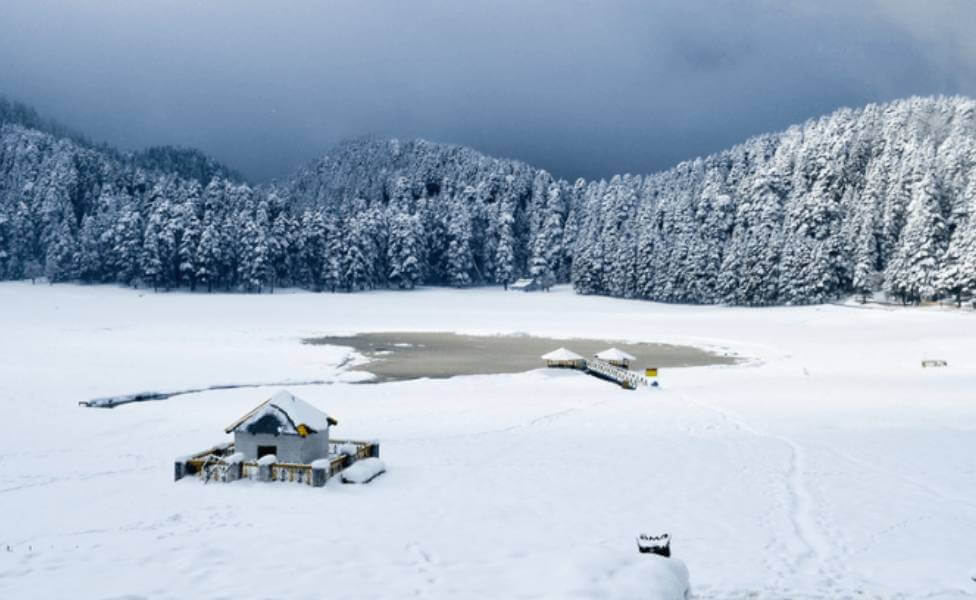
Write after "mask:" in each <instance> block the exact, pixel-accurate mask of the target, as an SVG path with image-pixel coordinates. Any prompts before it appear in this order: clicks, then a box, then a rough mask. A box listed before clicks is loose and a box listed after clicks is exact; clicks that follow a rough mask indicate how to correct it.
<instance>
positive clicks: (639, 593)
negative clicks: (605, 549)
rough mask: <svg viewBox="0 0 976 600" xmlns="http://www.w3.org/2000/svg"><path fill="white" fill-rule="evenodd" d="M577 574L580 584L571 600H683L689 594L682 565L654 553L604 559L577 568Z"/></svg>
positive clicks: (684, 567)
mask: <svg viewBox="0 0 976 600" xmlns="http://www.w3.org/2000/svg"><path fill="white" fill-rule="evenodd" d="M579 572H580V573H581V574H582V576H583V580H584V581H583V582H582V583H581V584H580V585H579V587H578V588H577V589H576V590H574V593H573V597H575V598H613V599H614V600H685V599H686V598H687V597H688V593H689V584H688V581H689V579H688V567H686V566H685V563H683V562H682V561H680V560H678V559H676V558H665V557H663V556H658V555H656V554H643V555H638V556H628V557H627V558H622V557H619V556H618V557H607V558H605V559H602V560H600V561H598V562H594V563H588V564H585V565H581V567H580V569H579Z"/></svg>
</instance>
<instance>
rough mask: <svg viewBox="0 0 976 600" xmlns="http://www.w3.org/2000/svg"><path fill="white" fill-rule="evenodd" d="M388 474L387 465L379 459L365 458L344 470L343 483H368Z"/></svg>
mask: <svg viewBox="0 0 976 600" xmlns="http://www.w3.org/2000/svg"><path fill="white" fill-rule="evenodd" d="M385 472H386V465H385V464H383V461H382V460H380V459H378V458H364V459H363V460H358V461H356V462H354V463H353V464H352V466H350V467H347V468H346V469H343V471H342V473H341V474H340V476H341V477H342V482H343V483H368V482H370V481H372V480H373V479H375V478H376V477H377V476H379V475H381V474H383V473H385Z"/></svg>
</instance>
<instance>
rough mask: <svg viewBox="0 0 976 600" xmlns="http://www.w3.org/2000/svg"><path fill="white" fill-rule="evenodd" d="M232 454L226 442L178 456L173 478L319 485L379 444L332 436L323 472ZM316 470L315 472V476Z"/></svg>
mask: <svg viewBox="0 0 976 600" xmlns="http://www.w3.org/2000/svg"><path fill="white" fill-rule="evenodd" d="M233 455H234V445H233V444H230V443H228V444H220V445H218V446H214V447H213V448H210V449H209V450H204V451H203V452H198V453H196V454H194V455H192V456H190V457H188V458H185V459H181V460H178V461H176V466H175V468H176V473H175V476H176V479H177V480H179V479H181V478H183V477H184V476H186V475H196V476H197V477H199V478H201V479H203V480H204V482H210V481H220V482H231V481H235V480H237V479H252V480H262V481H278V482H288V483H299V484H305V485H312V486H320V485H324V484H325V481H326V480H327V479H330V478H332V477H334V476H335V475H338V474H339V473H340V472H342V470H343V469H345V468H346V467H348V466H350V465H352V464H353V463H355V462H356V461H357V460H362V459H364V458H369V457H374V456H375V457H378V456H379V455H380V445H379V443H378V442H363V441H355V440H332V441H331V442H330V443H329V466H328V472H326V473H323V472H322V471H324V470H325V468H324V467H318V466H316V467H313V466H312V465H311V464H300V463H284V462H278V463H271V464H265V465H261V464H260V463H259V462H258V461H254V460H250V461H242V460H239V459H240V456H238V457H233ZM262 468H263V469H264V472H263V473H262ZM317 470H318V476H316V471H317Z"/></svg>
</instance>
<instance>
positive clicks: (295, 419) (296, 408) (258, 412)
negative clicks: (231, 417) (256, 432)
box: [224, 390, 337, 434]
mask: <svg viewBox="0 0 976 600" xmlns="http://www.w3.org/2000/svg"><path fill="white" fill-rule="evenodd" d="M266 415H273V416H275V417H276V418H278V420H279V421H281V422H282V423H283V426H282V429H281V433H291V434H298V428H299V426H301V425H304V426H305V427H306V428H307V429H310V430H311V431H312V432H316V431H325V430H326V429H328V428H329V426H330V425H336V424H337V421H336V420H335V419H333V418H332V417H330V416H329V415H327V414H325V413H324V412H322V411H321V410H319V409H317V408H315V407H314V406H312V405H311V404H309V403H308V402H305V401H304V400H302V399H301V398H298V397H297V396H294V395H292V394H291V392H288V391H285V390H281V391H280V392H278V393H277V394H275V395H274V396H271V398H269V399H267V400H265V401H264V402H262V403H261V404H259V405H258V406H257V408H255V409H254V410H252V411H251V412H249V413H247V414H246V415H244V416H243V417H241V418H240V419H238V420H237V421H235V422H234V423H233V424H231V425H229V426H228V427H227V429H225V430H224V431H226V432H227V433H230V432H232V431H237V430H239V429H243V428H245V427H247V426H248V425H250V424H252V423H255V422H257V421H259V420H261V419H262V418H263V417H265V416H266Z"/></svg>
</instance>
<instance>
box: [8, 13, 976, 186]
mask: <svg viewBox="0 0 976 600" xmlns="http://www.w3.org/2000/svg"><path fill="white" fill-rule="evenodd" d="M974 27H976V2H973V1H970V0H958V1H948V0H946V1H938V0H925V1H922V0H918V1H914V0H864V1H857V0H843V1H834V0H829V1H828V0H816V1H812V0H811V1H807V0H803V1H797V2H793V1H772V0H769V1H767V0H750V1H745V0H742V1H721V0H709V1H697V0H694V1H693V0H681V1H672V2H655V1H651V0H642V1H632V2H631V1H620V2H617V1H613V0H602V1H598V0H594V1H589V2H584V1H576V0H562V1H559V0H536V1H532V0H494V1H491V2H489V1H483V0H454V1H448V0H443V1H429V0H410V1H403V0H391V1H370V0H352V1H348V2H347V1H344V0H321V1H315V2H313V1H311V0H305V1H299V0H274V1H272V0H264V1H258V0H253V1H250V0H0V94H3V95H6V96H8V97H10V98H13V99H19V100H23V101H25V102H27V103H29V104H32V105H34V106H35V107H36V108H37V109H38V110H40V111H41V112H42V113H43V114H45V115H46V116H50V117H53V118H55V119H57V120H58V121H61V122H62V123H64V124H66V125H69V126H71V127H73V128H75V129H78V130H81V131H82V132H84V133H86V134H87V135H88V136H89V137H91V138H93V139H96V140H104V141H108V142H109V143H112V144H115V145H117V146H120V147H122V148H125V149H134V148H140V147H145V146H149V145H158V144H176V145H186V146H194V147H198V148H200V149H202V150H204V151H206V152H208V153H210V154H212V155H214V156H216V157H217V158H218V159H220V160H222V161H224V162H226V163H227V164H229V165H230V166H232V167H236V168H238V169H240V170H241V171H243V172H244V173H245V174H246V175H247V176H248V177H249V178H250V179H252V180H254V181H263V180H266V179H269V178H272V177H284V176H286V175H287V174H288V173H289V172H291V171H292V170H293V169H294V168H295V167H296V166H298V165H299V164H300V163H302V162H304V161H307V160H310V159H312V158H314V157H316V156H318V155H320V154H323V153H324V152H326V151H327V150H328V149H329V148H330V147H331V146H332V145H333V144H335V143H336V142H337V141H339V140H341V139H342V138H346V137H352V136H359V135H362V134H367V133H369V134H376V135H381V136H397V137H424V138H428V139H431V140H436V141H443V142H455V143H460V144H466V145H470V146H473V147H475V148H477V149H479V150H482V151H485V152H488V153H491V154H494V155H499V156H505V157H512V158H519V159H522V160H525V161H528V162H529V163H532V164H534V165H537V166H541V167H544V168H546V169H549V170H550V171H552V172H554V173H555V174H557V175H559V176H562V177H567V178H573V177H577V176H584V177H589V178H593V177H603V176H609V175H612V174H614V173H623V172H633V173H648V172H652V171H655V170H659V169H662V168H667V167H669V166H671V165H672V164H674V163H676V162H678V161H680V160H683V159H686V158H693V157H695V156H699V155H703V154H707V153H710V152H713V151H716V150H720V149H722V148H724V147H727V146H729V145H732V144H734V143H736V142H738V141H741V140H743V139H745V138H746V137H748V136H750V135H753V134H757V133H762V132H765V131H772V130H778V129H782V128H784V127H786V126H787V125H789V124H791V123H794V122H798V121H802V120H805V119H806V118H809V117H813V116H818V115H821V114H823V113H827V112H829V111H831V110H833V109H835V108H837V107H839V106H858V105H862V104H865V103H867V102H871V101H883V100H889V99H894V98H898V97H903V96H908V95H912V94H939V93H943V94H966V95H976V35H974V33H973V31H974Z"/></svg>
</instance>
